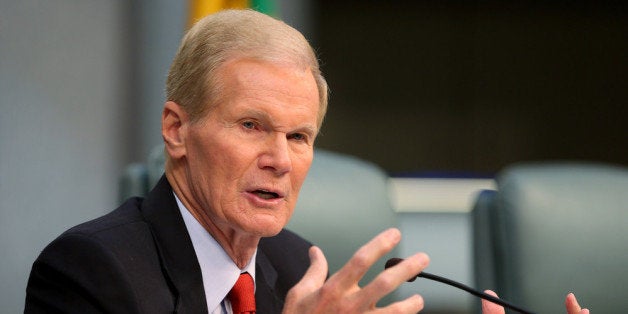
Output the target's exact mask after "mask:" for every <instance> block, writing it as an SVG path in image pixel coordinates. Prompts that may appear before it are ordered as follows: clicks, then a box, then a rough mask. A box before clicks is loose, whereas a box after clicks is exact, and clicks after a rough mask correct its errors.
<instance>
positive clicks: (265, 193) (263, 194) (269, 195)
mask: <svg viewBox="0 0 628 314" xmlns="http://www.w3.org/2000/svg"><path fill="white" fill-rule="evenodd" d="M252 193H253V194H255V195H256V196H257V197H259V198H263V199H265V200H272V199H276V198H279V194H277V193H275V192H270V191H266V190H255V191H253V192H252Z"/></svg>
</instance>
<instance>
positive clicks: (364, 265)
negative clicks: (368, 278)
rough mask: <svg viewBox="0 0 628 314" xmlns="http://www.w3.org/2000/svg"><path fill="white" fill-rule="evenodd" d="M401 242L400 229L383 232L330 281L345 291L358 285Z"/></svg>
mask: <svg viewBox="0 0 628 314" xmlns="http://www.w3.org/2000/svg"><path fill="white" fill-rule="evenodd" d="M400 240H401V233H400V232H399V230H398V229H396V228H391V229H388V230H385V231H383V232H382V233H380V234H378V235H377V236H375V237H374V238H373V239H372V240H371V241H369V242H368V243H366V244H365V245H363V246H362V247H361V248H359V249H358V250H357V251H356V252H355V253H354V254H353V257H351V259H350V260H349V261H348V262H347V264H345V265H344V266H343V267H342V268H341V269H340V270H339V271H338V272H337V273H336V274H334V275H333V276H332V278H330V281H332V282H334V283H337V284H338V285H340V286H341V287H343V288H345V289H348V288H349V287H351V286H354V285H357V283H358V281H360V279H361V278H362V276H364V274H366V272H367V271H368V270H369V268H371V266H373V264H374V263H375V262H376V261H377V260H378V259H380V258H381V257H382V256H384V255H386V253H388V252H390V251H391V250H392V249H393V248H394V247H395V246H396V245H397V244H398V243H399V241H400Z"/></svg>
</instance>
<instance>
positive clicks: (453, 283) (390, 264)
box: [385, 257, 534, 314]
mask: <svg viewBox="0 0 628 314" xmlns="http://www.w3.org/2000/svg"><path fill="white" fill-rule="evenodd" d="M402 261H403V259H402V258H398V257H393V258H391V259H389V260H388V261H387V262H386V265H385V268H390V267H393V266H395V265H397V264H399V263H401V262H402ZM418 277H421V278H427V279H430V280H434V281H438V282H441V283H444V284H447V285H450V286H453V287H456V288H458V289H462V290H464V291H466V292H469V293H471V294H472V295H474V296H476V297H479V298H482V299H484V300H488V301H490V302H493V303H496V304H499V305H501V306H503V307H507V308H509V309H511V310H514V311H517V312H519V313H523V314H534V313H533V312H530V311H528V310H525V309H522V308H520V307H518V306H516V305H514V304H511V303H509V302H507V301H504V300H502V299H500V298H496V297H494V296H492V295H490V294H486V293H484V292H481V291H478V290H475V289H473V288H471V287H469V286H466V285H463V284H461V283H459V282H457V281H453V280H451V279H447V278H444V277H440V276H437V275H433V274H430V273H426V272H424V271H422V272H420V273H419V274H418V275H416V276H414V277H412V278H410V279H408V282H413V281H414V280H415V279H416V278H418Z"/></svg>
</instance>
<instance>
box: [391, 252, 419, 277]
mask: <svg viewBox="0 0 628 314" xmlns="http://www.w3.org/2000/svg"><path fill="white" fill-rule="evenodd" d="M401 262H403V258H399V257H393V258H391V259H389V260H388V261H386V264H385V265H384V268H385V269H388V268H390V267H393V266H395V265H397V264H399V263H401ZM416 277H417V276H412V278H410V279H408V280H407V281H408V282H413V281H415V280H416Z"/></svg>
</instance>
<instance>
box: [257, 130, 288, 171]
mask: <svg viewBox="0 0 628 314" xmlns="http://www.w3.org/2000/svg"><path fill="white" fill-rule="evenodd" d="M288 144H289V143H288V138H287V137H286V134H284V133H281V132H277V133H275V134H273V135H272V136H269V137H268V138H267V140H266V141H265V143H264V146H265V147H264V150H263V153H262V155H261V156H260V157H259V159H258V165H259V167H260V168H261V169H267V170H270V171H272V172H273V173H275V174H276V175H283V174H285V173H288V172H290V171H291V170H292V159H291V156H290V147H289V145H288Z"/></svg>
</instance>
